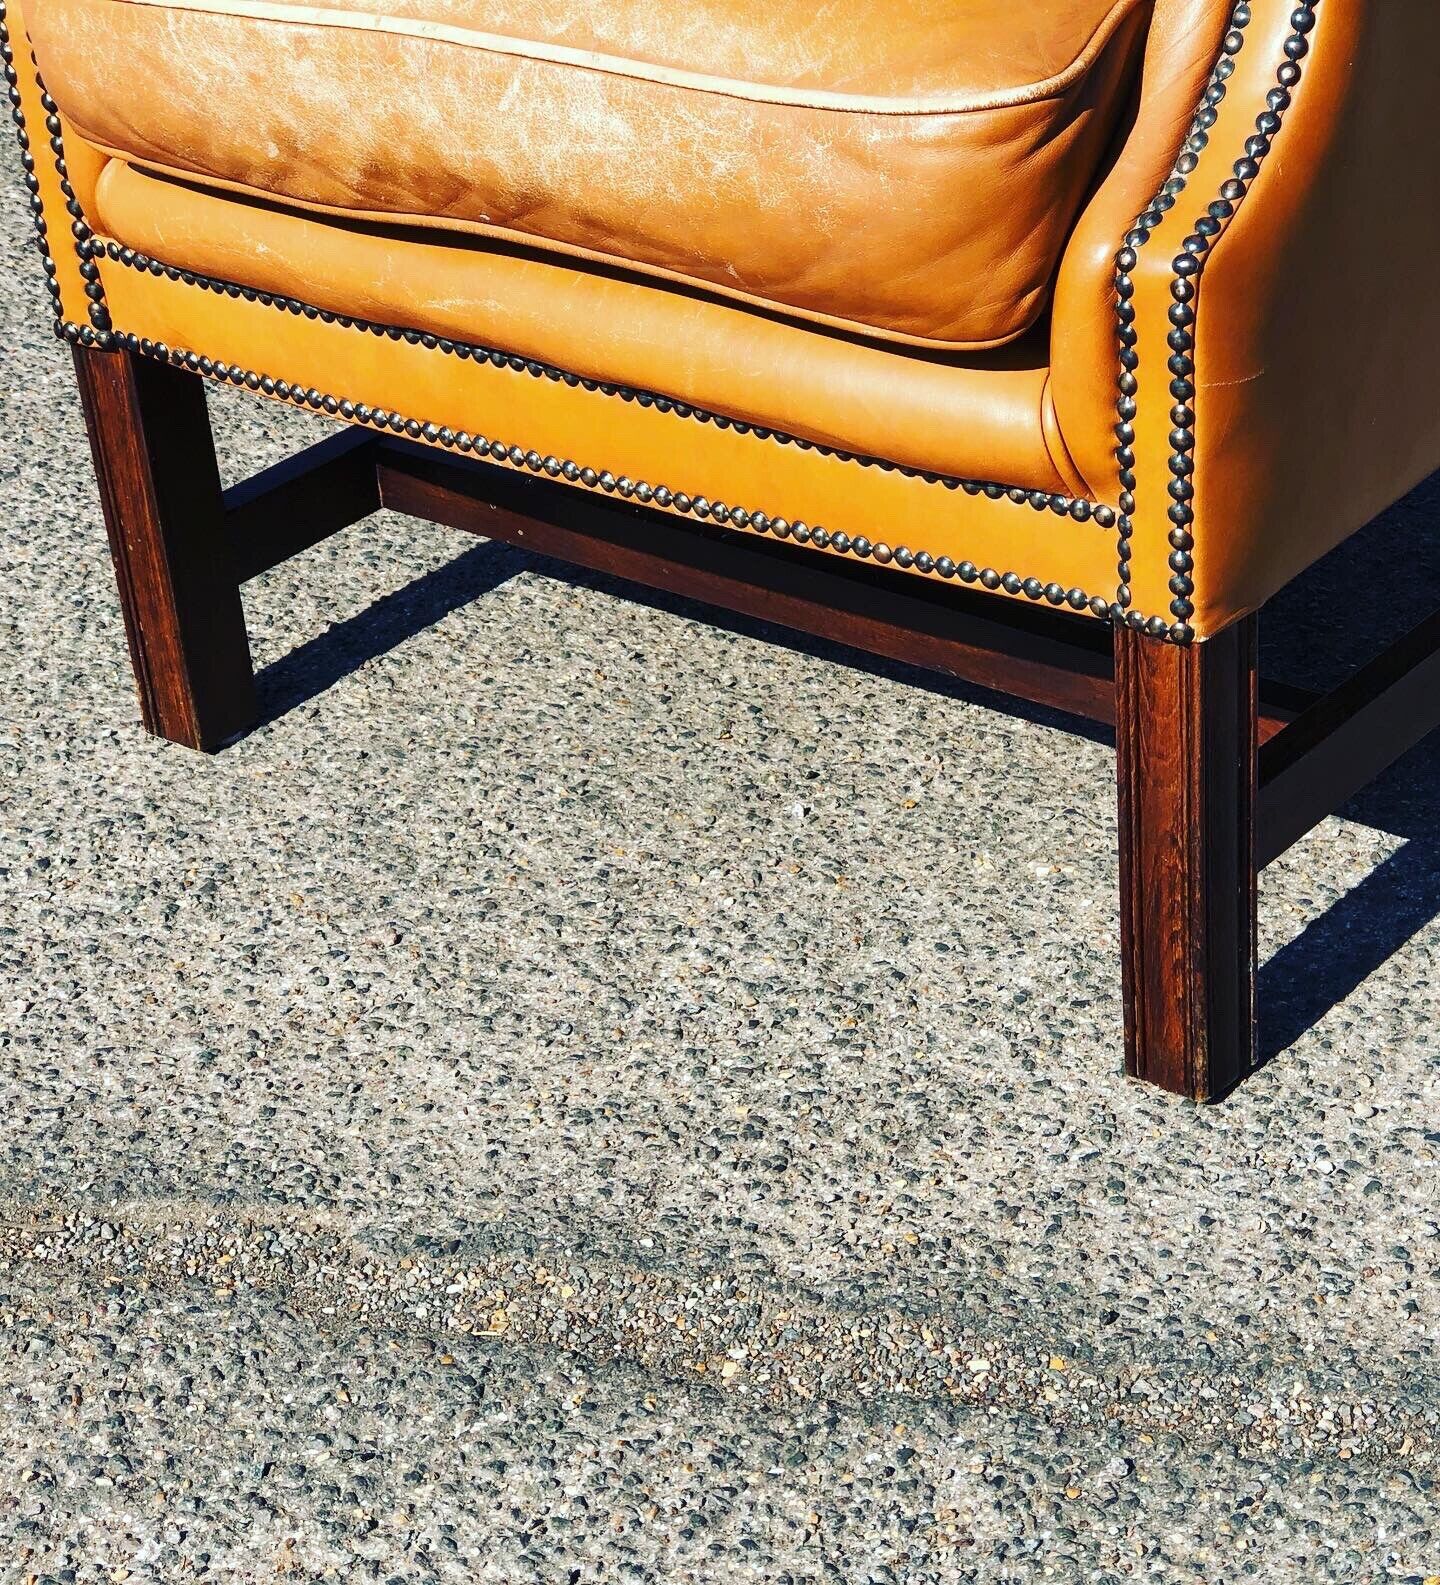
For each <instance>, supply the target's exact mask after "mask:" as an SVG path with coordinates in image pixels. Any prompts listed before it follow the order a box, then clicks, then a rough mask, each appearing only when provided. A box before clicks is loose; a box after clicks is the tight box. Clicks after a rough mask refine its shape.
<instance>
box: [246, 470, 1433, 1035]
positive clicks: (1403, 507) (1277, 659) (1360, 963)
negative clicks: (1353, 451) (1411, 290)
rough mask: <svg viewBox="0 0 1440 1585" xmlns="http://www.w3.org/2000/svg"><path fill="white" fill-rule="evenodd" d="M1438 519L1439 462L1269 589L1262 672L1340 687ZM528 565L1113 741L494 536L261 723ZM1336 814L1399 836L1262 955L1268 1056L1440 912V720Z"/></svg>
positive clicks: (1385, 632) (274, 690)
mask: <svg viewBox="0 0 1440 1585" xmlns="http://www.w3.org/2000/svg"><path fill="white" fill-rule="evenodd" d="M1437 528H1440V474H1436V475H1435V476H1434V477H1432V478H1431V479H1429V480H1428V481H1427V482H1426V483H1425V484H1423V485H1421V486H1420V487H1419V488H1418V489H1417V490H1415V491H1414V492H1413V493H1412V494H1411V495H1409V496H1407V497H1406V498H1405V500H1403V501H1401V502H1400V503H1398V504H1397V505H1396V506H1394V507H1392V508H1391V509H1390V510H1389V511H1387V512H1386V513H1384V514H1383V515H1382V516H1381V517H1379V518H1377V519H1376V521H1375V522H1374V523H1372V524H1371V525H1370V526H1369V527H1368V528H1366V529H1363V530H1362V531H1361V532H1360V533H1359V534H1356V535H1353V536H1352V537H1351V538H1350V539H1349V540H1347V541H1346V543H1345V544H1344V545H1341V546H1340V547H1338V548H1337V549H1336V550H1334V551H1332V552H1331V553H1330V554H1329V555H1327V556H1325V557H1324V558H1323V559H1322V560H1320V561H1319V562H1317V563H1315V565H1314V566H1312V567H1311V568H1309V569H1308V570H1307V571H1306V572H1305V573H1303V574H1302V575H1301V576H1300V577H1299V578H1297V579H1296V580H1295V581H1294V582H1293V583H1292V584H1291V585H1289V586H1288V587H1287V588H1286V589H1285V590H1283V591H1282V592H1281V593H1280V594H1278V595H1277V596H1276V597H1275V598H1274V599H1273V600H1272V601H1271V602H1270V604H1269V605H1268V606H1267V607H1266V612H1265V621H1264V622H1263V624H1262V628H1261V633H1262V640H1261V643H1262V669H1263V671H1264V674H1265V675H1266V676H1270V677H1275V678H1277V679H1279V680H1282V681H1285V682H1290V683H1295V684H1304V685H1306V686H1309V687H1318V688H1322V689H1323V688H1330V687H1333V686H1335V685H1336V684H1337V683H1338V682H1340V681H1341V680H1342V679H1343V678H1344V676H1345V675H1346V674H1347V673H1348V672H1349V671H1351V670H1353V669H1354V668H1355V667H1356V666H1358V665H1361V664H1363V663H1364V661H1366V660H1367V659H1369V658H1370V657H1371V656H1372V655H1374V654H1375V653H1376V652H1377V651H1378V650H1379V649H1381V648H1383V647H1384V646H1385V645H1386V644H1388V643H1390V642H1392V641H1393V640H1394V639H1397V638H1399V637H1400V636H1401V635H1402V634H1403V633H1404V632H1406V631H1407V630H1408V629H1409V628H1410V627H1412V626H1414V625H1415V624H1416V623H1417V622H1419V621H1422V620H1423V619H1424V618H1425V617H1427V616H1429V615H1430V614H1431V613H1432V612H1433V611H1435V610H1436V609H1440V533H1437V532H1436V529H1437ZM1357 567H1360V568H1365V567H1396V568H1401V569H1403V573H1404V576H1403V579H1400V580H1397V581H1396V582H1395V583H1383V582H1381V580H1379V579H1372V580H1370V581H1369V582H1368V583H1366V582H1362V581H1361V580H1358V579H1357V577H1356V571H1355V569H1356V568H1357ZM527 571H535V572H541V573H543V574H545V575H546V576H547V577H553V578H558V579H561V580H563V581H565V582H567V583H569V584H571V585H572V586H574V587H577V588H590V589H595V590H598V591H601V592H604V593H606V594H610V595H612V596H617V597H620V598H624V599H628V600H632V601H636V602H638V603H640V604H643V605H645V606H648V607H650V608H651V609H654V610H658V611H664V612H667V613H669V614H671V615H675V616H680V617H684V618H689V619H693V620H699V621H703V622H705V623H706V624H708V625H709V626H712V627H718V628H720V629H722V630H723V631H727V632H731V633H735V634H739V635H742V636H744V637H748V638H753V639H758V640H760V641H762V642H766V643H773V644H778V645H783V646H784V647H785V648H787V649H790V650H792V651H795V652H797V653H800V654H805V655H810V656H813V657H815V658H817V659H820V660H824V661H827V662H830V663H832V664H835V665H841V666H845V667H847V668H848V669H850V670H853V671H857V672H861V673H864V674H867V675H871V676H876V677H884V678H887V679H891V680H895V681H900V682H903V683H905V684H907V685H908V686H913V687H918V688H923V689H925V690H926V691H927V692H929V693H932V694H935V695H938V696H940V697H944V698H952V699H956V700H963V701H966V702H972V703H979V704H983V705H985V706H986V707H987V708H990V709H995V710H1000V711H1003V712H1004V713H1005V714H1007V715H1009V716H1011V717H1013V718H1015V719H1017V720H1023V721H1028V722H1033V723H1036V724H1039V725H1043V726H1048V727H1052V728H1056V729H1059V730H1062V731H1065V732H1067V733H1071V734H1074V735H1076V736H1081V737H1085V738H1087V739H1089V740H1091V741H1094V742H1101V743H1113V741H1114V734H1113V732H1111V731H1110V729H1109V728H1107V727H1105V726H1102V725H1098V724H1096V723H1093V722H1088V721H1083V720H1080V719H1078V718H1076V717H1074V716H1069V715H1065V714H1062V713H1061V712H1058V711H1054V710H1050V709H1047V708H1045V707H1044V706H1041V705H1032V704H1029V703H1027V702H1026V701H1024V700H1017V699H1013V698H1011V697H1009V696H1008V695H1004V694H999V693H995V692H993V691H991V690H989V689H985V688H980V687H976V686H973V685H971V684H969V683H965V682H961V681H959V680H957V679H954V678H949V677H944V676H940V675H938V674H936V673H934V672H927V671H922V670H920V669H919V668H916V667H912V666H907V665H904V664H902V663H898V662H892V661H887V660H883V659H879V658H877V657H875V656H872V655H867V654H865V653H863V652H861V651H857V650H853V649H850V648H847V647H846V646H844V645H841V644H835V643H832V642H829V641H828V640H824V639H817V638H812V637H810V636H809V635H806V634H800V633H796V632H794V631H793V630H791V629H789V628H782V627H778V626H776V625H775V624H772V623H767V622H762V621H759V620H756V619H753V618H750V617H746V616H740V615H736V614H734V613H732V612H727V611H720V610H717V609H716V608H715V607H713V606H707V605H704V604H702V603H700V602H698V601H693V600H689V599H686V598H684V597H681V596H677V595H669V594H665V593H663V592H659V591H656V590H651V589H645V588H642V587H640V586H638V585H636V584H632V583H627V582H625V581H623V580H620V579H617V578H612V577H608V576H606V575H604V574H601V573H592V572H589V571H587V570H586V569H584V568H579V567H574V566H570V565H568V564H565V563H562V562H557V561H553V560H550V559H549V558H547V557H543V556H538V555H534V554H531V553H530V552H527V551H523V550H518V549H516V548H514V547H513V546H510V545H507V544H503V543H500V542H498V541H483V542H481V543H480V544H478V545H475V546H473V547H471V548H470V549H468V550H466V551H464V552H463V553H462V554H461V555H459V556H457V557H455V559H454V560H453V561H450V562H447V563H446V564H445V565H444V566H442V567H439V568H436V569H435V570H434V571H432V572H428V573H426V574H425V575H424V576H422V577H420V578H417V579H415V580H414V581H413V582H411V583H409V584H406V585H405V586H404V587H403V588H401V589H398V590H395V591H394V592H393V593H391V594H387V595H385V596H384V597H382V598H381V599H379V600H376V601H375V602H374V603H373V604H371V605H370V606H368V607H366V609H365V610H363V611H360V612H358V613H357V614H356V615H354V616H352V617H348V618H346V619H345V620H344V621H342V622H338V623H336V624H335V625H334V626H333V627H331V628H329V629H328V630H327V631H326V632H324V633H322V634H319V635H318V636H317V637H315V638H312V639H310V640H308V641H306V642H305V643H302V644H301V645H299V646H298V647H297V648H296V649H294V650H292V651H291V652H290V653H289V654H287V655H285V656H283V657H282V658H281V659H280V660H278V661H275V662H274V663H273V664H271V665H270V666H267V667H266V668H265V669H264V670H263V671H261V672H260V673H259V674H258V676H257V678H256V682H257V686H258V689H259V692H260V700H261V711H262V716H261V720H262V724H268V723H269V722H272V721H274V720H276V719H278V718H279V717H281V716H283V715H285V714H287V713H288V712H289V711H291V710H293V709H295V708H296V707H297V706H299V705H301V704H304V703H305V702H307V701H308V700H310V699H313V698H315V697H316V696H318V695H319V694H321V693H323V692H325V691H326V690H327V689H328V688H330V687H331V686H333V685H334V684H335V683H337V682H339V681H340V680H341V679H342V678H343V677H345V676H348V675H349V674H350V673H351V672H354V671H355V670H357V669H358V668H359V667H361V666H363V665H364V664H365V663H366V662H368V661H371V660H375V659H377V658H379V657H380V656H381V655H384V654H386V653H387V652H389V651H390V650H393V649H395V648H397V647H398V646H399V645H401V644H403V643H404V642H405V641H406V640H407V639H409V638H412V637H414V636H415V635H416V634H418V633H421V632H423V631H424V630H425V629H426V628H429V627H432V626H434V625H435V624H436V623H437V622H440V621H442V620H443V619H444V618H445V617H446V616H448V615H450V614H451V613H452V612H454V611H457V610H459V609H460V608H461V607H462V606H466V605H469V604H470V603H471V602H472V601H474V600H477V599H479V598H480V597H481V596H482V595H484V594H487V593H489V592H491V591H492V590H494V589H497V588H499V587H500V586H501V585H502V584H504V583H505V582H507V581H508V580H509V579H510V578H512V577H515V576H517V575H518V574H520V573H522V572H527ZM1357 584H1358V585H1359V587H1358V588H1357ZM1337 812H1338V813H1339V814H1340V815H1341V816H1342V817H1343V818H1345V819H1347V820H1351V821H1355V822H1357V823H1359V824H1362V825H1366V826H1370V827H1372V828H1373V829H1376V830H1380V831H1385V832H1389V833H1392V834H1394V835H1397V836H1401V837H1403V838H1404V839H1405V840H1404V842H1403V844H1402V846H1400V847H1399V848H1398V849H1397V850H1396V851H1395V852H1394V853H1393V854H1391V856H1390V857H1389V858H1387V859H1386V860H1385V861H1384V862H1383V863H1382V864H1380V865H1379V866H1378V868H1376V869H1375V870H1374V871H1373V872H1372V873H1371V874H1370V875H1368V876H1367V877H1366V878H1365V879H1364V880H1363V881H1361V882H1360V883H1359V885H1357V886H1355V887H1354V888H1352V889H1351V890H1350V891H1349V892H1347V893H1346V894H1345V896H1344V897H1342V898H1341V899H1340V900H1339V901H1338V902H1336V903H1334V904H1332V905H1331V906H1330V907H1329V908H1328V909H1327V910H1326V911H1325V912H1324V913H1323V914H1321V915H1320V916H1319V917H1318V918H1315V919H1313V920H1311V922H1310V923H1309V924H1308V925H1306V926H1305V928H1304V929H1303V930H1302V931H1301V932H1300V934H1299V935H1298V936H1296V937H1295V938H1294V939H1293V940H1292V941H1290V942H1289V943H1287V944H1286V945H1285V946H1284V947H1282V948H1281V949H1280V951H1278V952H1277V953H1275V954H1274V956H1273V957H1271V958H1270V959H1269V960H1268V961H1267V962H1266V963H1265V964H1264V965H1263V966H1262V967H1261V971H1260V983H1259V995H1258V1001H1259V1007H1260V1030H1259V1057H1260V1061H1261V1063H1262V1064H1263V1063H1265V1062H1268V1061H1270V1060H1271V1059H1273V1058H1274V1057H1276V1056H1278V1055H1280V1054H1281V1053H1282V1052H1284V1051H1285V1050H1287V1049H1288V1048H1289V1047H1290V1046H1292V1045H1293V1044H1294V1043H1295V1042H1296V1041H1297V1040H1298V1039H1300V1037H1301V1036H1302V1035H1304V1034H1305V1032H1306V1031H1307V1030H1309V1029H1310V1028H1312V1027H1313V1026H1314V1025H1315V1024H1317V1023H1318V1022H1319V1021H1320V1020H1321V1019H1322V1018H1324V1017H1325V1015H1326V1014H1327V1013H1328V1012H1329V1011H1330V1010H1331V1009H1332V1008H1333V1007H1335V1006H1337V1005H1338V1004H1339V1003H1340V1002H1342V1001H1344V1000H1345V998H1346V997H1348V996H1349V995H1350V994H1351V993H1352V992H1353V991H1355V990H1357V989H1358V988H1359V987H1360V986H1361V985H1362V984H1363V983H1364V982H1365V980H1366V979H1367V978H1368V977H1369V976H1370V975H1371V974H1373V973H1374V972H1375V971H1376V970H1377V969H1379V968H1381V967H1382V966H1383V965H1384V964H1385V963H1386V962H1387V961H1388V960H1389V959H1390V958H1391V957H1392V956H1393V955H1394V954H1395V953H1396V952H1398V951H1400V949H1401V948H1402V947H1404V946H1405V944H1406V943H1407V942H1409V941H1410V940H1411V939H1412V938H1413V937H1414V936H1416V935H1417V934H1418V933H1419V932H1420V931H1422V930H1423V929H1425V928H1426V926H1427V925H1429V924H1430V923H1431V922H1432V921H1433V920H1434V919H1435V918H1436V917H1437V916H1440V733H1435V734H1433V735H1432V736H1431V737H1430V738H1428V739H1426V740H1425V741H1424V742H1422V743H1421V744H1419V745H1418V746H1417V747H1416V748H1414V749H1413V750H1411V752H1410V753H1409V754H1407V755H1406V756H1405V757H1404V758H1403V759H1401V760H1399V761H1397V763H1396V764H1395V765H1393V766H1391V768H1390V769H1389V770H1388V771H1386V772H1385V774H1384V775H1383V776H1381V777H1379V778H1378V779H1377V780H1376V781H1375V782H1373V783H1372V784H1371V785H1370V786H1369V787H1367V788H1366V789H1365V790H1364V791H1363V792H1362V793H1360V794H1358V795H1357V796H1356V797H1355V798H1353V799H1351V800H1350V802H1349V803H1347V804H1346V805H1345V806H1344V807H1343V808H1342V809H1340V810H1339V811H1337Z"/></svg>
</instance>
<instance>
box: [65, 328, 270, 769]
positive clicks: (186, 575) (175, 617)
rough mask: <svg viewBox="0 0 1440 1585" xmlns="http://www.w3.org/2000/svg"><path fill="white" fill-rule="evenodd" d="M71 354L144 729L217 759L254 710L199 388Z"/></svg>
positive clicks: (139, 367) (141, 364) (114, 361)
mask: <svg viewBox="0 0 1440 1585" xmlns="http://www.w3.org/2000/svg"><path fill="white" fill-rule="evenodd" d="M74 354H75V375H76V378H77V380H78V381H79V385H80V402H81V406H82V407H83V409H84V412H85V423H86V426H87V428H88V429H89V432H90V450H91V454H92V455H93V457H94V460H95V475H96V478H97V480H98V482H99V486H100V499H101V502H102V504H103V506H104V510H105V527H106V531H107V532H108V534H109V537H110V554H111V556H112V558H113V559H114V563H115V579H116V582H117V583H118V584H119V586H120V602H121V605H122V606H123V608H124V612H125V631H126V635H127V637H128V638H129V641H130V660H131V664H132V665H133V666H134V668H135V686H136V689H137V691H138V693H139V695H140V710H141V714H142V716H143V717H144V721H145V726H146V729H147V730H148V731H150V732H153V733H155V734H156V735H157V736H158V737H164V738H169V739H170V740H171V741H172V742H174V743H184V744H188V745H189V746H190V747H191V748H199V749H214V748H218V747H219V746H220V745H221V744H222V743H224V742H226V741H228V740H229V739H231V738H233V737H235V736H237V735H238V734H239V733H242V732H244V731H246V730H247V729H248V728H249V727H251V726H253V725H254V723H255V720H256V716H257V707H256V700H255V682H254V674H253V671H252V669H251V664H250V645H249V640H248V638H247V637H246V633H245V615H244V611H243V610H242V608H241V604H240V585H239V581H238V579H237V577H236V573H235V570H234V568H233V566H232V563H231V556H230V553H229V549H228V544H227V540H226V537H225V530H224V507H223V504H222V500H221V493H220V475H219V470H218V469H217V467H216V463H215V446H214V441H213V439H212V437H211V434H210V420H209V416H208V414H207V412H206V409H205V391H204V386H203V382H202V381H201V379H200V376H199V375H196V374H190V373H188V372H187V371H186V370H184V369H176V368H172V367H170V366H169V365H167V364H162V363H157V362H155V361H154V360H153V359H149V358H142V357H139V356H138V355H136V354H133V353H129V352H101V351H97V350H95V349H93V348H86V347H76V348H75V349H74Z"/></svg>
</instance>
